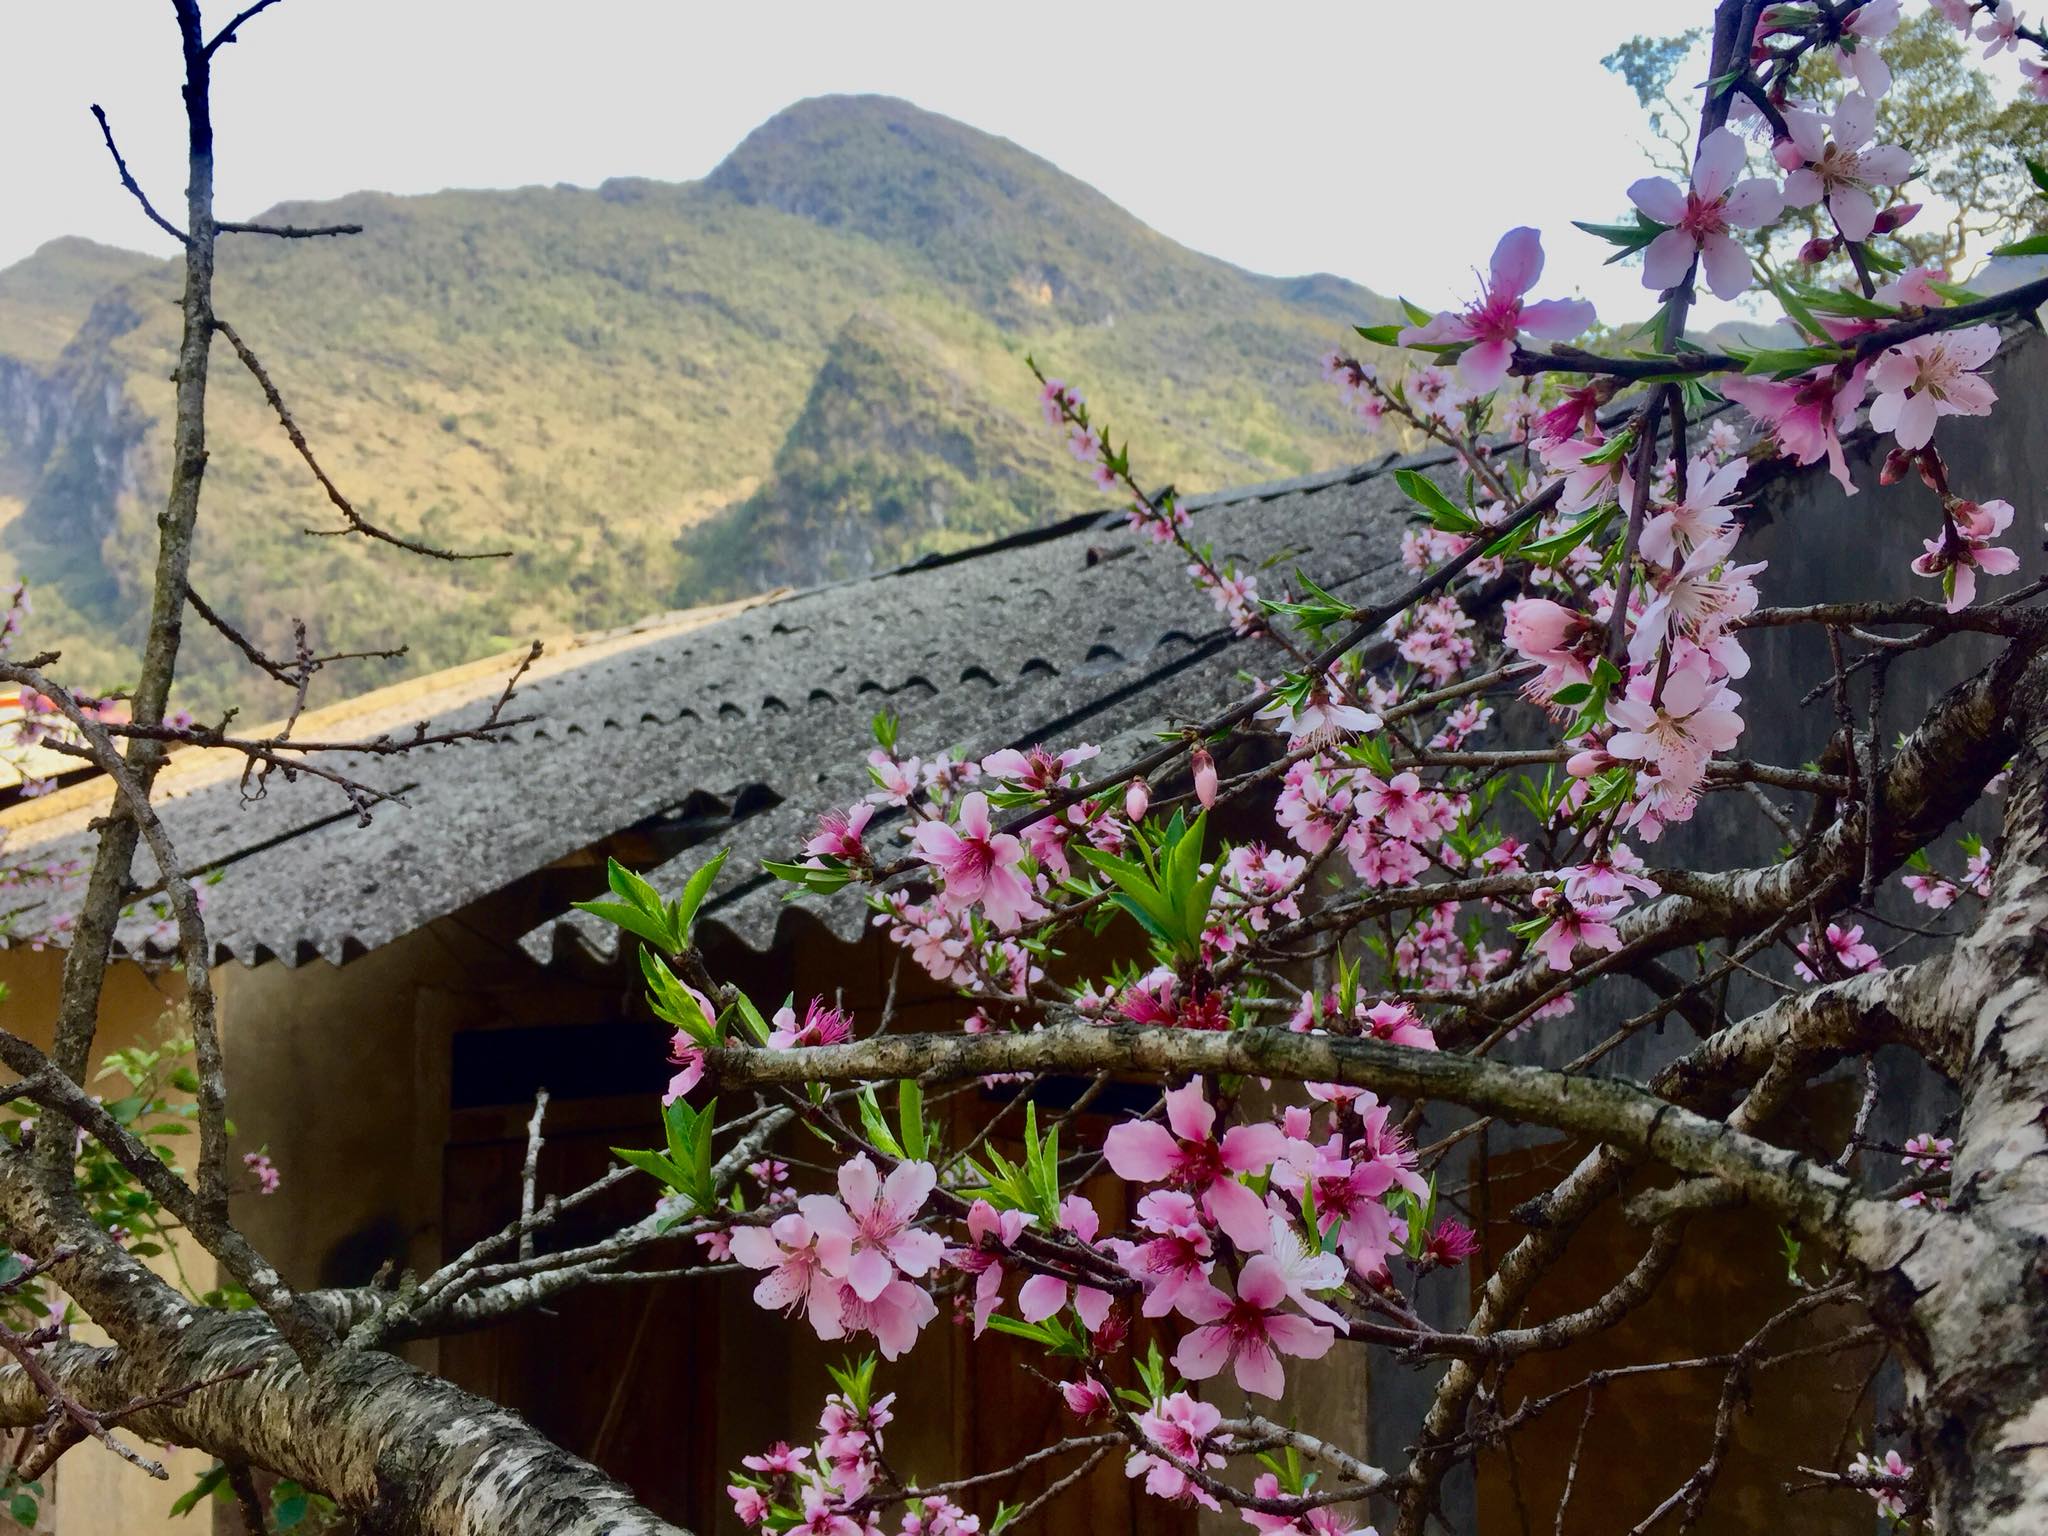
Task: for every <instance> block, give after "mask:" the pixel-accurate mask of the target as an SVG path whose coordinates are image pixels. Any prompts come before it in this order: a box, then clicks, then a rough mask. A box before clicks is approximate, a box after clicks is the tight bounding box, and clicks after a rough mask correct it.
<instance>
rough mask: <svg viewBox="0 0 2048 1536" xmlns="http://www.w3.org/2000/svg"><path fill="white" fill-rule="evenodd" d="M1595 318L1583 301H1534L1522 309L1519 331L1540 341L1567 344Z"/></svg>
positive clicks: (1596, 317)
mask: <svg viewBox="0 0 2048 1536" xmlns="http://www.w3.org/2000/svg"><path fill="white" fill-rule="evenodd" d="M1598 318H1599V317H1598V316H1597V315H1596V314H1595V313H1594V311H1593V306H1592V305H1591V304H1589V303H1588V302H1587V301H1586V300H1584V299H1538V300H1537V301H1536V302H1535V303H1534V304H1524V305H1523V306H1522V329H1523V330H1525V331H1527V332H1528V333H1529V334H1530V335H1531V336H1534V337H1536V338H1537V339H1539V340H1541V341H1569V340H1570V339H1571V338H1572V337H1574V336H1578V335H1581V334H1583V333H1584V332H1586V331H1590V330H1591V329H1592V328H1593V323H1594V321H1595V320H1597V319H1598Z"/></svg>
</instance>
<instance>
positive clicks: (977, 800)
mask: <svg viewBox="0 0 2048 1536" xmlns="http://www.w3.org/2000/svg"><path fill="white" fill-rule="evenodd" d="M911 846H912V847H914V848H915V849H916V850H917V856H918V857H919V858H921V859H923V860H924V861H925V862H926V863H927V864H930V865H931V866H933V868H935V869H937V870H938V871H939V872H940V873H941V874H942V875H944V876H945V887H944V889H943V890H942V891H941V892H940V893H939V899H940V901H941V902H942V903H943V904H944V905H945V906H946V907H947V908H948V909H949V910H951V911H954V912H965V911H966V910H967V909H968V908H969V907H971V906H973V905H974V904H975V903H976V902H980V903H981V905H982V907H983V908H984V910H986V911H987V913H988V915H989V920H990V921H991V922H993V923H994V924H995V925H996V927H997V928H998V929H999V930H1001V931H1002V932H1004V933H1013V932H1015V931H1016V929H1017V928H1018V926H1019V925H1020V924H1021V923H1023V922H1025V921H1027V920H1029V919H1032V918H1039V917H1043V916H1045V908H1044V907H1042V906H1040V905H1039V904H1038V900H1037V898H1036V897H1034V896H1033V895H1032V894H1031V885H1030V882H1029V881H1027V880H1026V879H1025V878H1024V876H1023V874H1022V873H1021V872H1020V871H1019V870H1018V868H1017V866H1018V864H1020V863H1021V862H1022V861H1023V858H1024V845H1023V844H1022V843H1020V842H1018V841H1017V839H1016V838H1014V837H1012V836H1011V835H1010V834H1009V833H1007V832H995V831H992V830H991V829H990V826H989V819H988V796H987V795H984V794H983V793H982V792H981V791H980V790H976V791H974V792H973V793H972V794H970V795H967V796H966V797H965V798H963V799H962V800H961V802H960V816H959V821H958V824H957V830H956V829H955V828H954V827H949V826H947V825H946V824H945V823H944V822H943V821H927V822H924V823H922V824H920V825H919V827H918V829H917V835H916V837H914V838H913V839H912V840H911Z"/></svg>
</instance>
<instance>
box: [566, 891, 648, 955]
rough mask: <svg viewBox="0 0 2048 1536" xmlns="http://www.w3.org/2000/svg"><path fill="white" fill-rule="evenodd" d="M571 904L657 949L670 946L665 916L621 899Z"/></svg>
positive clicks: (580, 910)
mask: <svg viewBox="0 0 2048 1536" xmlns="http://www.w3.org/2000/svg"><path fill="white" fill-rule="evenodd" d="M569 905H571V906H572V907H574V908H575V909H576V910H577V911H578V912H588V913H589V914H590V915H591V916H592V917H595V918H599V919H601V920H603V921H604V922H607V923H611V924H613V925H614V926H615V927H619V928H623V929H625V930H626V932H628V933H630V934H632V935H633V936H634V937H635V938H640V939H645V940H646V941H647V942H648V943H649V944H652V945H653V946H654V947H655V948H656V949H667V948H668V921H667V919H666V918H665V917H650V916H649V915H648V914H647V913H645V912H643V911H642V910H641V909H640V908H638V907H634V906H628V905H627V904H626V903H624V902H621V901H572V902H571V903H569Z"/></svg>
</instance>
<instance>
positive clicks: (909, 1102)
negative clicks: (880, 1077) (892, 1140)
mask: <svg viewBox="0 0 2048 1536" xmlns="http://www.w3.org/2000/svg"><path fill="white" fill-rule="evenodd" d="M896 1125H897V1128H898V1129H899V1130H900V1131H901V1132H902V1135H901V1136H900V1137H899V1138H898V1139H899V1140H900V1141H901V1142H902V1144H903V1150H904V1152H905V1153H906V1154H908V1155H909V1156H911V1157H913V1158H916V1159H917V1160H918V1161H920V1162H922V1161H923V1160H924V1156H925V1153H926V1151H927V1150H928V1149H929V1146H930V1143H929V1141H928V1139H927V1138H926V1135H925V1125H924V1090H923V1089H922V1088H920V1087H919V1086H918V1084H917V1079H916V1078H914V1077H906V1078H904V1079H903V1081H901V1082H900V1083H898V1084H897V1085H896Z"/></svg>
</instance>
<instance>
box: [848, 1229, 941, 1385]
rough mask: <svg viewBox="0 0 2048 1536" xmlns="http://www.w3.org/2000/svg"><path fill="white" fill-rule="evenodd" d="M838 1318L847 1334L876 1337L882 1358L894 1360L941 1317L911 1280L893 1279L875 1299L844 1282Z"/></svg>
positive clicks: (931, 1301)
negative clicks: (926, 1326) (862, 1334)
mask: <svg viewBox="0 0 2048 1536" xmlns="http://www.w3.org/2000/svg"><path fill="white" fill-rule="evenodd" d="M927 1235H928V1234H927ZM839 1315H840V1321H841V1323H842V1324H843V1326H844V1327H845V1329H846V1331H847V1332H848V1333H871V1334H873V1335H874V1336H875V1344H876V1346H877V1347H878V1348H880V1350H881V1351H882V1358H883V1359H884V1360H894V1359H896V1358H897V1357H898V1356H899V1355H901V1354H903V1353H904V1352H905V1351H906V1350H908V1349H909V1348H910V1347H911V1346H912V1345H913V1344H915V1343H916V1342H917V1335H918V1331H919V1330H920V1329H922V1328H923V1327H924V1325H925V1324H926V1323H929V1322H930V1321H931V1320H932V1319H933V1318H935V1317H937V1316H938V1315H939V1307H938V1303H937V1302H935V1301H933V1300H932V1299H931V1297H930V1296H929V1295H927V1294H926V1293H925V1291H924V1290H923V1288H922V1287H919V1286H915V1285H912V1284H911V1283H910V1282H909V1281H908V1280H891V1281H890V1282H889V1283H888V1284H887V1285H885V1286H883V1287H882V1289H881V1290H880V1291H879V1292H878V1293H877V1294H875V1295H874V1296H865V1297H864V1296H862V1295H861V1294H860V1293H859V1292H858V1291H856V1290H855V1289H854V1287H853V1283H852V1282H851V1281H841V1282H840V1285H839Z"/></svg>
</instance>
